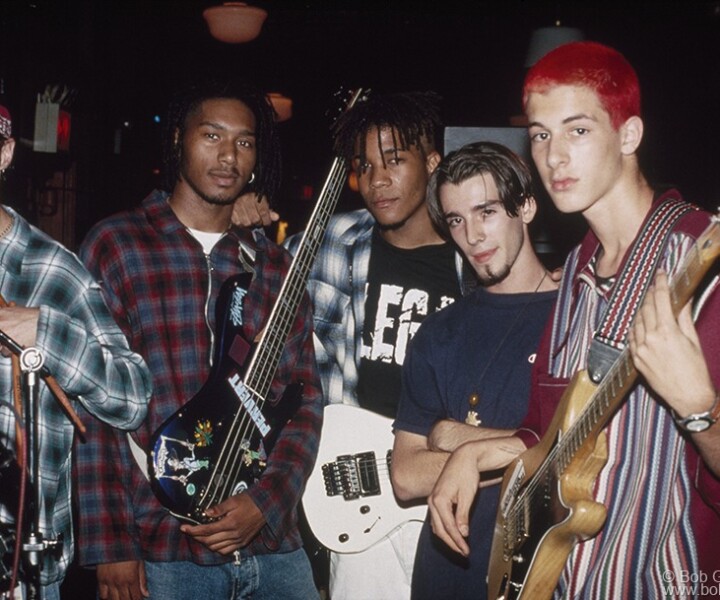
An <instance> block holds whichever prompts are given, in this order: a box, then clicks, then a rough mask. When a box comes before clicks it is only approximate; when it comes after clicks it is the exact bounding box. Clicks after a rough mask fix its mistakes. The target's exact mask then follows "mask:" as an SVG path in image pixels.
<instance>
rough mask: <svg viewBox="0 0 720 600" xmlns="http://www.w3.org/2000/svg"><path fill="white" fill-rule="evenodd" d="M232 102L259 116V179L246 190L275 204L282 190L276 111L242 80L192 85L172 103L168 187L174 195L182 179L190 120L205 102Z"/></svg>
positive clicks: (168, 130)
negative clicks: (224, 99)
mask: <svg viewBox="0 0 720 600" xmlns="http://www.w3.org/2000/svg"><path fill="white" fill-rule="evenodd" d="M216 98H228V99H233V100H239V101H240V102H242V103H243V104H245V106H247V107H248V108H249V109H250V110H251V111H252V113H253V115H254V116H255V138H256V144H257V159H256V161H255V168H254V170H253V172H254V174H255V178H254V180H253V182H252V183H248V185H247V186H246V187H245V189H244V190H243V193H244V192H255V193H256V194H257V195H258V196H267V198H268V200H269V201H270V200H272V198H273V196H274V195H275V193H276V192H277V191H278V189H279V187H280V177H281V174H280V143H279V140H278V135H277V131H276V128H275V111H274V110H273V108H272V105H271V104H270V101H269V100H268V99H267V96H266V95H265V94H264V93H263V92H261V91H260V90H258V89H257V88H256V87H255V86H253V85H252V84H250V83H248V82H246V81H242V80H238V79H229V80H221V79H209V80H207V81H203V82H201V83H197V82H196V83H193V84H190V85H188V86H186V87H184V88H182V89H181V90H179V92H178V93H177V94H176V95H175V97H174V98H173V100H172V101H171V102H170V107H169V109H168V118H167V119H166V124H165V132H164V139H163V163H164V166H165V187H166V190H167V191H168V192H171V191H172V189H173V188H174V187H175V184H176V183H177V181H178V179H179V177H180V164H181V161H182V139H183V137H184V136H185V126H186V124H187V118H188V116H189V115H191V114H192V113H193V112H194V111H196V110H197V109H198V108H199V107H200V105H201V104H202V103H203V102H204V101H205V100H213V99H216Z"/></svg>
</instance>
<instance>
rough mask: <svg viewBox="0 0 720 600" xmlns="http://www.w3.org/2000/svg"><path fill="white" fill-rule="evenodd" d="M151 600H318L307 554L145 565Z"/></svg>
mask: <svg viewBox="0 0 720 600" xmlns="http://www.w3.org/2000/svg"><path fill="white" fill-rule="evenodd" d="M145 574H146V575H147V583H148V589H149V591H150V600H202V599H205V598H207V599H208V600H245V599H250V598H252V600H279V599H282V600H313V599H315V600H317V599H319V595H318V591H317V589H316V588H315V584H314V582H313V577H312V570H311V569H310V562H309V561H308V558H307V555H306V554H305V551H304V550H303V549H302V548H301V549H300V550H295V551H293V552H287V553H284V554H261V555H258V556H251V557H249V558H243V559H242V560H241V561H240V562H239V563H237V562H230V563H225V564H223V565H210V566H202V565H196V564H195V563H192V562H166V563H162V562H148V561H145Z"/></svg>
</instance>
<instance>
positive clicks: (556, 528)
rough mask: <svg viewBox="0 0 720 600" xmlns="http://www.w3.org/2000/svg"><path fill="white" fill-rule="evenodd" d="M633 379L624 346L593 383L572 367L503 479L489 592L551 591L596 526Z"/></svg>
mask: <svg viewBox="0 0 720 600" xmlns="http://www.w3.org/2000/svg"><path fill="white" fill-rule="evenodd" d="M718 222H719V220H718V218H717V217H714V218H713V222H712V223H711V224H710V226H708V228H707V229H706V230H705V231H704V232H703V234H702V235H701V236H700V237H699V238H698V240H697V241H696V243H695V247H694V248H693V249H692V251H691V252H690V253H689V254H688V256H687V257H686V259H685V261H684V263H683V264H682V266H681V267H680V269H679V271H678V273H677V275H676V276H675V277H674V278H673V280H672V283H671V286H670V292H671V299H672V305H673V310H674V312H675V314H677V313H678V312H679V311H680V309H681V308H682V307H683V306H684V305H685V304H686V303H687V301H688V300H689V299H690V297H691V296H692V294H693V292H694V291H695V289H696V287H697V286H698V284H699V283H700V281H701V280H702V279H703V277H704V276H705V274H706V273H707V271H708V270H709V268H710V266H711V265H712V263H713V262H714V261H715V259H716V258H717V256H718V255H719V254H720V227H719V225H718ZM636 378H637V371H636V369H635V367H634V365H633V362H632V359H631V357H630V353H629V351H628V349H627V348H626V349H625V350H623V351H622V353H621V354H620V355H619V357H618V358H617V360H616V361H615V362H614V363H613V365H612V367H611V368H610V370H609V371H608V373H607V374H606V375H605V377H604V378H603V379H602V381H601V382H600V384H598V385H595V384H594V383H593V382H592V381H591V380H590V378H589V376H588V374H587V371H579V372H578V373H576V375H575V376H574V377H573V379H572V381H571V382H570V385H569V386H568V388H567V389H566V390H565V393H564V394H563V396H562V399H561V401H560V404H559V405H558V408H557V410H556V412H555V415H554V417H553V419H552V421H551V423H550V426H549V428H548V431H547V432H546V433H545V435H544V436H543V438H542V440H541V441H540V443H539V444H538V445H537V446H535V447H533V448H531V449H530V450H527V451H526V452H524V453H523V454H521V455H520V456H519V457H518V458H517V459H516V460H515V461H514V462H513V463H511V465H510V466H509V467H508V469H507V471H506V472H505V476H504V478H503V483H502V489H501V493H500V504H499V506H498V513H497V520H496V523H495V532H494V537H493V544H492V552H491V555H490V566H489V576H488V595H489V597H490V598H503V599H505V598H507V599H510V598H515V599H517V598H526V599H529V600H541V599H543V598H550V597H551V595H552V593H553V590H554V589H555V587H556V585H557V581H558V578H559V577H560V574H561V572H562V570H563V568H564V566H565V563H566V561H567V558H568V555H569V554H570V552H571V551H572V549H573V547H574V546H575V544H577V543H578V542H579V541H583V540H586V539H588V538H590V537H592V536H594V535H596V534H597V533H598V531H600V528H601V527H602V526H603V524H604V522H605V517H606V508H605V506H604V505H602V504H600V503H598V502H595V501H594V500H593V498H592V488H593V483H594V481H595V479H596V477H597V475H598V474H599V472H600V470H601V469H602V468H603V466H604V465H605V463H606V462H607V440H606V435H605V432H604V428H605V426H606V425H607V423H608V422H609V421H610V419H611V417H612V416H613V414H614V413H615V411H616V410H617V409H618V407H619V406H620V405H621V404H622V403H623V401H624V400H625V397H626V395H627V393H628V391H629V390H630V389H631V387H632V386H633V384H634V382H635V380H636Z"/></svg>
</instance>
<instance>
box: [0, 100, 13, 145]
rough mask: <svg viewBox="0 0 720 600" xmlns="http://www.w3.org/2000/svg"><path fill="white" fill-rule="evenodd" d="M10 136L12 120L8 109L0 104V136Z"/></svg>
mask: <svg viewBox="0 0 720 600" xmlns="http://www.w3.org/2000/svg"><path fill="white" fill-rule="evenodd" d="M11 136H12V121H11V120H10V111H8V109H7V108H5V107H4V106H3V105H2V104H0V137H3V138H5V139H7V138H9V137H11Z"/></svg>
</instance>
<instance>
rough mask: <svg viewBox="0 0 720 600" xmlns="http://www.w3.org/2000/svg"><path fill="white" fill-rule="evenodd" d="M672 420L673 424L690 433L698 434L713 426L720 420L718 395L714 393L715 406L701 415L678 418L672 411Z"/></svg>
mask: <svg viewBox="0 0 720 600" xmlns="http://www.w3.org/2000/svg"><path fill="white" fill-rule="evenodd" d="M673 418H674V419H675V423H677V426H678V427H680V429H683V430H685V431H689V432H690V433H700V432H701V431H705V430H706V429H709V428H710V427H711V426H712V425H714V424H715V423H716V422H717V420H718V419H720V394H719V393H717V392H716V393H715V404H713V405H712V408H711V409H710V410H707V411H705V412H702V413H696V414H694V415H688V416H687V417H684V418H682V419H681V418H680V417H678V416H677V415H676V414H675V411H673Z"/></svg>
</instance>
